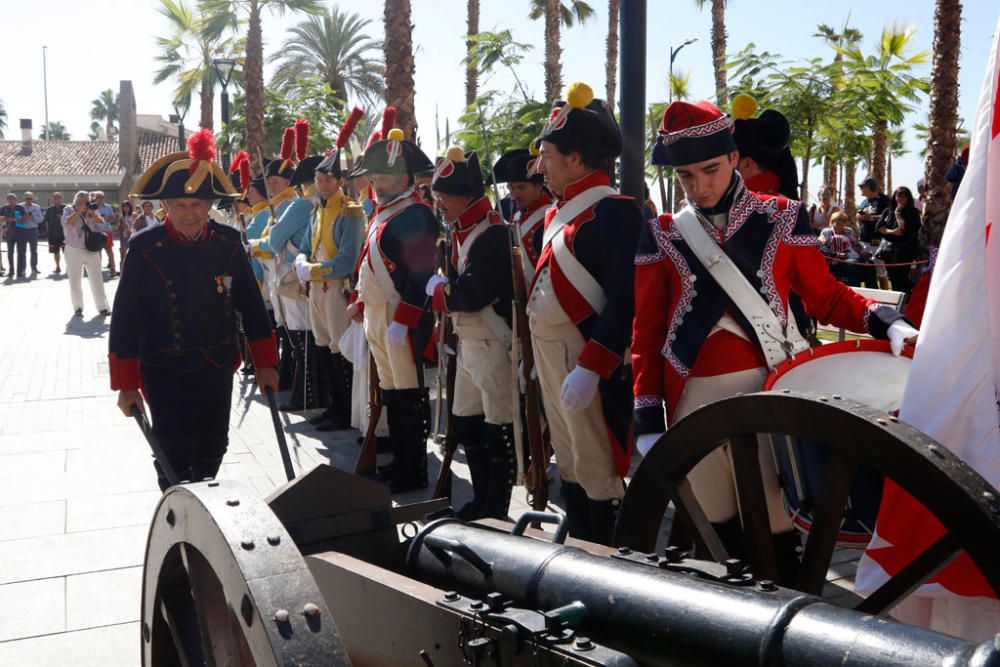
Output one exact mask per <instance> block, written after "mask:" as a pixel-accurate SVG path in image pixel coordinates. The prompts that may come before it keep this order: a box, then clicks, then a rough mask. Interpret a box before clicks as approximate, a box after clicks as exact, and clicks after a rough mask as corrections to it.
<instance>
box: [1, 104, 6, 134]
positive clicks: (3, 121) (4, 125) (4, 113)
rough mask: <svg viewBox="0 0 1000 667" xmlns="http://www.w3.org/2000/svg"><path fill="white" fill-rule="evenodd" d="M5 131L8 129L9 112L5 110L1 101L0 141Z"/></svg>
mask: <svg viewBox="0 0 1000 667" xmlns="http://www.w3.org/2000/svg"><path fill="white" fill-rule="evenodd" d="M5 129H7V110H6V109H4V108H3V100H0V139H3V131H4V130H5Z"/></svg>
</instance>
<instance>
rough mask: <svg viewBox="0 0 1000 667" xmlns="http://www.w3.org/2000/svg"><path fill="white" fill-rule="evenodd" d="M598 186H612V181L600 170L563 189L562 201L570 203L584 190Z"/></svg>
mask: <svg viewBox="0 0 1000 667" xmlns="http://www.w3.org/2000/svg"><path fill="white" fill-rule="evenodd" d="M598 185H611V179H609V178H608V175H607V174H606V173H605V172H603V171H601V170H600V169H597V170H594V171H592V172H590V173H589V174H587V175H586V176H584V177H583V178H581V179H580V180H578V181H573V182H572V183H570V184H569V185H567V186H566V187H565V188H564V189H563V196H562V201H569V200H570V199H572V198H573V197H575V196H577V195H578V194H580V193H581V192H583V191H584V190H589V189H590V188H593V187H597V186H598Z"/></svg>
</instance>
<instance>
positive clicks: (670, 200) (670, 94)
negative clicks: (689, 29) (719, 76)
mask: <svg viewBox="0 0 1000 667" xmlns="http://www.w3.org/2000/svg"><path fill="white" fill-rule="evenodd" d="M697 41H698V38H697V37H692V38H691V39H688V40H686V41H685V42H684V43H683V44H681V45H680V46H678V47H677V48H676V49H675V48H673V47H671V48H670V67H669V68H668V69H669V71H670V75H669V76H670V78H669V79H667V104H669V103H670V102H673V101H674V60H675V59H676V58H677V54H678V53H680V52H681V49H683V48H684V47H685V46H687V45H688V44H694V43H695V42H697ZM667 205H668V206H670V208H671V209H673V206H674V177H671V178H670V181H669V182H668V183H667Z"/></svg>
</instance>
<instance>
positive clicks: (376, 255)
mask: <svg viewBox="0 0 1000 667" xmlns="http://www.w3.org/2000/svg"><path fill="white" fill-rule="evenodd" d="M409 193H410V191H409V190H408V191H407V192H405V193H403V194H402V195H400V198H399V199H398V200H396V202H395V203H392V204H390V205H388V206H386V207H385V208H384V209H382V210H381V211H379V212H378V213H377V214H376V215H375V219H374V220H373V221H372V231H371V233H370V234H369V235H368V258H369V259H370V260H371V266H372V272H373V273H374V274H375V279H376V280H377V281H378V284H379V286H380V287H381V288H382V292H383V293H384V294H385V296H386V298H387V299H388V300H389V305H390V307H391V308H392V309H393V310H395V309H396V306H398V305H399V302H400V301H401V300H402V298H403V297H402V296H400V294H399V292H397V291H396V285H395V284H393V282H392V278H391V277H390V276H389V269H388V268H386V266H385V258H384V257H382V249H381V248H380V247H379V245H378V228H379V226H381V225H382V223H384V222H385V221H386V220H388V219H389V218H390V217H392V216H393V215H395V214H397V213H399V212H400V211H402V210H403V209H404V208H407V207H409V206H411V205H413V204H415V203H416V202H415V201H414V200H413V198H412V197H410V196H409Z"/></svg>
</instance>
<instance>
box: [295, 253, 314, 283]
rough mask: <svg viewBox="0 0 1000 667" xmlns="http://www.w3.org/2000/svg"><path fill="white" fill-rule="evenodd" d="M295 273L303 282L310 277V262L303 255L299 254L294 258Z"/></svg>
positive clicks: (307, 280)
mask: <svg viewBox="0 0 1000 667" xmlns="http://www.w3.org/2000/svg"><path fill="white" fill-rule="evenodd" d="M295 275H297V276H298V277H299V280H301V281H302V282H304V283H307V282H309V281H310V279H312V264H310V263H309V260H307V259H306V256H305V255H299V256H298V257H296V258H295Z"/></svg>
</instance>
